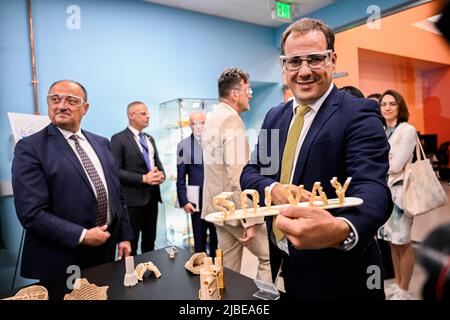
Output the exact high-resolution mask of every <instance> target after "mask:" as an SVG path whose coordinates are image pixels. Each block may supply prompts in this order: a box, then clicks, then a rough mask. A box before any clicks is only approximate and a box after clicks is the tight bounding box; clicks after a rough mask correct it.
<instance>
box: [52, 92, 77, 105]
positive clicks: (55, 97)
mask: <svg viewBox="0 0 450 320" xmlns="http://www.w3.org/2000/svg"><path fill="white" fill-rule="evenodd" d="M61 101H64V102H65V103H67V104H68V105H69V106H71V107H76V106H79V105H81V104H82V103H84V99H83V98H82V97H78V96H73V95H69V94H59V93H53V94H49V95H47V103H48V104H49V105H58V104H60V103H61Z"/></svg>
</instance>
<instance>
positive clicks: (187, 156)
mask: <svg viewBox="0 0 450 320" xmlns="http://www.w3.org/2000/svg"><path fill="white" fill-rule="evenodd" d="M205 121H206V115H205V114H204V113H203V112H200V111H196V112H193V113H191V114H190V115H189V125H190V127H191V130H192V134H191V135H190V136H189V137H187V138H186V139H183V140H182V141H181V142H180V143H179V144H178V146H177V155H178V159H177V196H178V202H179V204H180V207H181V208H183V209H184V212H186V213H187V214H190V215H191V221H192V230H193V232H194V247H195V252H206V244H207V232H208V230H209V256H211V257H214V256H215V254H216V249H217V234H216V228H215V227H214V224H212V223H210V222H208V221H206V220H203V219H202V218H201V211H202V208H201V205H202V193H203V191H202V190H203V148H202V141H201V139H202V134H203V126H204V124H205ZM186 176H187V178H188V182H187V184H188V186H198V187H199V199H198V204H197V205H198V207H195V206H194V204H193V203H192V202H190V201H189V199H188V197H187V188H186Z"/></svg>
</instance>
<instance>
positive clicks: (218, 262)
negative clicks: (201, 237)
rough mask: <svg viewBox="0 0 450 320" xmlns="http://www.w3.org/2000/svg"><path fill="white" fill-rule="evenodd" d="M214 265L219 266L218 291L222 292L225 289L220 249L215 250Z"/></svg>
mask: <svg viewBox="0 0 450 320" xmlns="http://www.w3.org/2000/svg"><path fill="white" fill-rule="evenodd" d="M214 262H215V264H216V265H218V266H220V271H219V289H220V290H223V289H225V275H224V273H225V272H224V271H225V270H224V269H223V251H222V249H219V248H217V249H216V258H215V261H214Z"/></svg>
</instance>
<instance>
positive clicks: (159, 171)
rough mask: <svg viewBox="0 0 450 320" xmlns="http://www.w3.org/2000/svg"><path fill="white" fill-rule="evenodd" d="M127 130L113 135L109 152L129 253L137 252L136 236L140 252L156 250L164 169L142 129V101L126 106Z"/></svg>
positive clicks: (146, 115) (145, 124)
mask: <svg viewBox="0 0 450 320" xmlns="http://www.w3.org/2000/svg"><path fill="white" fill-rule="evenodd" d="M127 115H128V123H129V125H128V127H127V128H126V129H125V130H123V131H121V132H119V133H117V134H115V135H113V136H112V138H111V149H112V153H113V154H114V157H115V158H116V160H117V164H118V166H119V177H120V182H121V184H122V188H123V191H124V193H125V200H126V202H127V206H128V213H129V215H130V221H131V226H132V227H133V233H134V240H133V241H132V242H131V249H132V252H131V254H132V255H133V256H134V255H136V253H137V247H138V241H139V235H140V234H141V235H142V239H141V252H142V253H144V252H147V251H152V250H153V249H154V248H155V239H156V225H157V220H158V202H162V200H161V192H160V188H159V185H160V184H161V183H163V182H164V180H165V173H164V168H163V166H162V163H161V161H160V160H159V156H158V150H157V149H156V144H155V140H154V139H153V137H152V136H150V135H149V134H147V133H145V132H144V131H143V130H144V129H145V128H147V127H148V124H149V119H150V114H149V112H148V108H147V106H146V105H145V104H144V103H143V102H141V101H135V102H131V103H130V104H129V105H128V107H127Z"/></svg>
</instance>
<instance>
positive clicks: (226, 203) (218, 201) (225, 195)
mask: <svg viewBox="0 0 450 320" xmlns="http://www.w3.org/2000/svg"><path fill="white" fill-rule="evenodd" d="M232 196H233V192H222V193H221V194H219V195H217V196H215V197H214V199H213V205H214V207H215V208H216V209H217V210H219V211H222V212H223V218H224V219H226V218H227V216H228V215H232V214H234V211H235V210H236V206H235V205H234V203H233V201H231V200H229V199H231V197H232Z"/></svg>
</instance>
